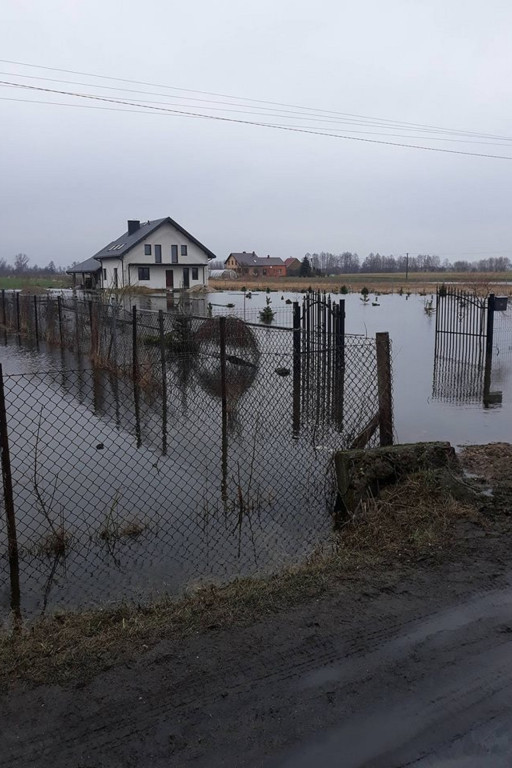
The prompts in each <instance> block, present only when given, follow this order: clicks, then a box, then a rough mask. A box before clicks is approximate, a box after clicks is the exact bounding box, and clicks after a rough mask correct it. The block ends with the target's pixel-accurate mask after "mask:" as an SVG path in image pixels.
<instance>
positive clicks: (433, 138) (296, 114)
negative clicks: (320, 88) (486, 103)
mask: <svg viewBox="0 0 512 768" xmlns="http://www.w3.org/2000/svg"><path fill="white" fill-rule="evenodd" d="M0 75H11V76H12V75H13V73H9V72H0ZM14 77H28V78H30V79H34V80H44V81H50V82H66V83H71V84H73V85H85V86H89V87H93V88H103V89H108V90H113V91H123V92H128V93H142V94H144V95H151V96H162V97H164V98H178V97H176V96H172V97H168V96H167V95H166V94H156V93H150V92H148V91H139V90H136V89H131V88H114V87H111V86H108V85H107V86H97V85H94V84H91V83H80V82H73V81H71V80H59V79H57V78H51V77H34V76H32V75H18V74H14ZM19 85H20V86H22V85H24V84H23V83H20V84H19ZM138 101H139V102H140V103H142V104H144V105H145V104H155V105H163V104H164V105H166V104H167V103H168V102H160V101H155V100H146V99H139V100H138ZM192 101H195V99H192ZM204 101H208V100H204ZM40 103H41V102H40ZM48 103H50V102H48ZM209 103H210V102H209ZM213 103H215V104H225V105H227V106H228V107H235V106H242V107H244V109H242V110H239V109H226V108H225V107H211V106H206V107H203V109H208V110H210V111H218V112H224V113H226V112H227V113H237V114H243V115H259V116H265V117H277V118H280V119H281V120H282V119H287V120H298V119H300V118H305V119H306V120H307V121H308V122H318V123H322V124H324V125H325V124H330V123H334V124H336V123H338V122H342V123H348V124H354V125H363V126H366V127H377V126H378V124H377V123H376V124H373V123H371V122H370V123H365V122H361V121H355V120H345V119H342V118H327V119H326V118H317V117H314V116H312V115H309V114H306V113H301V112H289V111H286V110H285V111H284V113H283V112H277V113H272V112H266V113H263V112H259V111H257V110H256V109H252V108H250V107H246V106H245V105H236V104H230V103H228V102H220V101H219V102H213ZM173 106H174V107H175V108H176V107H181V108H188V107H191V106H192V107H193V108H196V105H195V104H192V105H190V104H176V103H173ZM247 110H249V111H247ZM298 127H301V128H306V129H307V128H309V127H311V126H309V125H308V126H298ZM313 127H314V126H313ZM384 127H385V128H386V129H389V128H391V125H386V126H384ZM395 130H401V131H411V130H412V129H411V128H405V127H404V128H400V127H398V128H395ZM345 131H346V132H347V133H351V134H359V135H367V136H386V137H392V138H407V139H414V140H418V141H421V140H424V139H425V138H427V139H428V140H429V141H444V142H450V143H456V144H473V145H482V146H487V147H491V146H498V147H503V146H507V145H506V144H503V143H499V142H490V141H475V140H474V139H456V138H451V135H450V136H439V135H436V136H427V137H425V136H415V135H414V134H412V135H411V134H410V133H409V134H407V135H405V136H404V135H402V134H397V133H385V132H384V131H362V130H350V129H347V128H345ZM427 133H428V131H427ZM461 135H464V134H461ZM482 136H483V137H484V135H482ZM510 140H511V141H512V139H510Z"/></svg>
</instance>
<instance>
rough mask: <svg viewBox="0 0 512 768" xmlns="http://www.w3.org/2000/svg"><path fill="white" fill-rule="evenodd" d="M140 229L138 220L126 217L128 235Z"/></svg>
mask: <svg viewBox="0 0 512 768" xmlns="http://www.w3.org/2000/svg"><path fill="white" fill-rule="evenodd" d="M138 229H140V221H137V219H128V235H133V234H135V232H136V231H137V230H138Z"/></svg>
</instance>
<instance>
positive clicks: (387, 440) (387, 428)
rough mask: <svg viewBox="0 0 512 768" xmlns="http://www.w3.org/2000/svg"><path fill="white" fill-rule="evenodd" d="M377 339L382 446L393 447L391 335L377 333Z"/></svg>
mask: <svg viewBox="0 0 512 768" xmlns="http://www.w3.org/2000/svg"><path fill="white" fill-rule="evenodd" d="M375 339H376V346H377V386H378V391H379V429H380V444H381V445H382V446H384V445H393V399H392V396H391V348H390V344H389V333H377V334H376V335H375Z"/></svg>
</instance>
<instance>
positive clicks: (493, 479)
mask: <svg viewBox="0 0 512 768" xmlns="http://www.w3.org/2000/svg"><path fill="white" fill-rule="evenodd" d="M460 460H461V463H462V465H463V466H464V467H466V469H468V470H469V471H470V472H473V473H474V474H475V475H479V476H480V477H483V478H484V479H485V480H487V482H489V483H491V484H493V483H504V482H510V481H511V480H512V445H511V444H510V443H489V444H488V445H467V446H466V447H465V448H463V450H462V451H461V454H460Z"/></svg>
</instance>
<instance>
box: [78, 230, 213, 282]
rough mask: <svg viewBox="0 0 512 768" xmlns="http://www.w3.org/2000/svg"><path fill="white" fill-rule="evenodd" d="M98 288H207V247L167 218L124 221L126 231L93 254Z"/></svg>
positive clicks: (208, 252)
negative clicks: (98, 274)
mask: <svg viewBox="0 0 512 768" xmlns="http://www.w3.org/2000/svg"><path fill="white" fill-rule="evenodd" d="M93 258H94V259H96V260H97V261H98V262H100V264H101V278H100V287H101V288H124V287H127V286H130V285H132V286H145V287H146V288H157V289H162V290H164V289H167V290H169V291H172V290H179V289H181V288H194V287H195V286H206V285H208V261H209V260H210V259H214V258H215V254H213V253H212V252H211V251H210V250H208V248H206V247H205V246H204V245H202V243H200V242H199V240H196V238H195V237H194V236H193V235H191V234H190V232H187V231H186V230H185V229H183V227H182V226H181V225H180V224H178V223H177V222H176V221H174V220H173V219H171V218H170V217H169V216H168V217H167V218H165V219H155V220H154V221H145V222H142V223H141V222H140V221H135V220H130V221H128V231H127V232H125V233H124V235H121V237H118V238H117V240H113V241H112V242H111V243H109V244H108V245H106V246H105V247H104V248H102V249H101V251H98V253H95V254H94V257H93Z"/></svg>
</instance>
